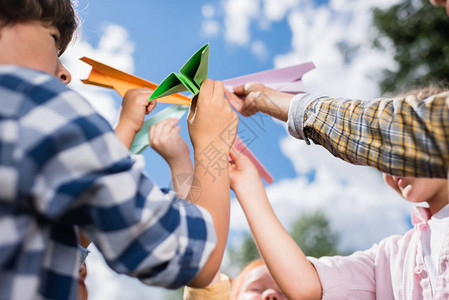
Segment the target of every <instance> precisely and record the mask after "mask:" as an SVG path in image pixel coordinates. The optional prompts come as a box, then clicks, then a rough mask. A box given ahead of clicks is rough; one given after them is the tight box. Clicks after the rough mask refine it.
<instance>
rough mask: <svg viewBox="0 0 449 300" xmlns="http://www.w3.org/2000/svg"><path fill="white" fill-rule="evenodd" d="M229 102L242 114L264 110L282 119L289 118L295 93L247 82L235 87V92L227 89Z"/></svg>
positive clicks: (263, 111) (250, 114) (249, 114)
mask: <svg viewBox="0 0 449 300" xmlns="http://www.w3.org/2000/svg"><path fill="white" fill-rule="evenodd" d="M225 95H226V98H227V99H228V100H229V103H230V104H231V105H232V107H234V109H235V110H236V111H238V112H239V113H240V114H241V115H242V116H244V117H249V116H252V115H254V114H255V113H257V112H262V113H265V114H267V115H270V116H272V117H274V118H277V119H279V120H282V121H285V122H286V121H287V119H288V109H289V107H290V101H291V99H292V98H293V96H294V95H293V94H290V93H283V92H279V91H276V90H274V89H271V88H269V87H266V86H265V85H263V84H260V83H247V84H245V85H241V86H235V87H234V93H231V92H230V91H228V90H225Z"/></svg>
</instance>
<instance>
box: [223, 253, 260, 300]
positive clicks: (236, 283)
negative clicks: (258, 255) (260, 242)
mask: <svg viewBox="0 0 449 300" xmlns="http://www.w3.org/2000/svg"><path fill="white" fill-rule="evenodd" d="M259 266H265V263H264V262H263V260H261V259H256V260H253V261H252V262H250V263H249V264H247V265H246V267H245V268H244V269H243V270H242V272H241V273H240V274H239V275H238V276H237V277H236V278H235V279H234V280H233V281H232V284H231V299H230V300H237V298H238V297H239V294H240V291H241V290H242V287H243V285H244V283H245V280H246V276H247V275H248V273H249V272H250V271H251V270H252V269H255V268H257V267H259Z"/></svg>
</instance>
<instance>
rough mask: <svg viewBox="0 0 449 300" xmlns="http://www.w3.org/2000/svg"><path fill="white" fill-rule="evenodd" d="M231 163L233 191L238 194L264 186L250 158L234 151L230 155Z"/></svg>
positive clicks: (230, 171) (230, 176)
mask: <svg viewBox="0 0 449 300" xmlns="http://www.w3.org/2000/svg"><path fill="white" fill-rule="evenodd" d="M229 155H230V157H231V161H230V162H229V179H230V183H231V189H232V190H233V191H234V192H236V193H238V192H243V190H245V191H247V192H248V191H249V189H251V188H252V187H256V186H258V185H259V184H262V185H263V183H262V181H261V179H260V177H259V172H258V171H257V168H256V166H254V164H253V163H252V162H251V161H250V160H249V158H248V157H247V156H246V155H244V154H243V153H241V152H237V151H236V150H235V149H232V150H231V151H230V153H229Z"/></svg>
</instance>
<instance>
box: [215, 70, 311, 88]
mask: <svg viewBox="0 0 449 300" xmlns="http://www.w3.org/2000/svg"><path fill="white" fill-rule="evenodd" d="M313 68H315V65H314V64H313V63H312V62H307V63H303V64H299V65H294V66H290V67H286V68H282V69H273V70H267V71H262V72H258V73H253V74H249V75H244V76H240V77H235V78H231V79H226V80H222V82H223V84H224V86H225V87H226V88H227V89H229V90H232V88H233V87H234V86H238V85H245V84H246V83H248V82H257V83H262V84H263V85H265V86H267V87H269V88H272V89H274V90H277V91H280V92H285V93H291V94H297V93H300V92H304V91H305V90H304V86H303V84H302V80H301V79H302V76H303V75H304V74H305V73H307V72H308V71H310V70H312V69H313Z"/></svg>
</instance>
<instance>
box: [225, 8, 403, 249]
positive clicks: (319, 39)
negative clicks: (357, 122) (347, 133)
mask: <svg viewBox="0 0 449 300" xmlns="http://www.w3.org/2000/svg"><path fill="white" fill-rule="evenodd" d="M264 2H265V6H264V10H263V13H262V14H261V15H259V16H258V19H257V20H256V19H252V18H251V16H249V15H247V17H248V18H247V22H253V21H254V22H262V21H263V20H267V19H268V20H270V21H273V22H274V21H278V20H281V19H283V18H286V19H287V21H288V24H289V26H290V29H291V32H292V41H291V50H290V51H289V52H288V53H285V54H283V55H278V56H277V57H275V58H274V64H275V67H285V66H288V65H293V64H297V63H302V62H306V61H313V62H314V63H315V64H316V66H317V69H316V70H313V71H311V72H310V73H308V74H306V75H305V76H304V83H305V87H306V88H307V90H308V91H310V92H314V93H318V94H327V95H330V96H336V97H357V98H361V99H369V98H373V97H378V96H379V90H378V87H377V84H376V82H375V81H374V80H372V78H370V76H374V74H376V73H375V72H376V71H378V70H380V69H382V68H384V67H387V66H388V67H390V68H394V67H395V64H394V62H393V60H392V56H393V55H392V51H391V49H389V48H388V47H387V49H386V51H383V52H380V51H377V50H375V49H373V48H372V46H371V41H370V37H371V36H372V34H373V31H372V20H371V9H372V8H373V7H374V6H381V7H382V8H386V7H388V6H390V5H393V4H395V3H396V2H398V1H377V0H376V1H374V0H369V1H353V0H331V1H330V3H329V6H323V5H322V6H318V7H315V6H314V5H313V3H311V2H310V1H308V2H306V1H302V2H300V1H294V0H291V1H290V0H286V1H274V0H273V1H271V0H265V1H264ZM246 26H247V27H246V28H250V25H246ZM249 36H251V33H249ZM342 49H344V50H346V52H344V53H342V51H341V50H342ZM281 149H282V151H283V152H284V154H285V155H286V156H287V157H288V158H289V159H290V160H291V163H292V164H293V166H294V168H295V170H296V172H297V173H298V176H297V177H296V178H292V179H288V180H282V181H281V182H275V183H274V184H273V185H272V186H269V187H268V188H267V193H268V195H269V198H270V201H271V203H272V205H273V208H274V209H275V211H276V213H277V215H278V216H279V218H280V220H281V222H282V223H283V224H284V226H286V227H288V226H290V224H291V222H292V221H293V220H294V219H295V218H297V216H298V215H299V214H300V213H301V212H307V211H311V210H315V209H318V208H320V209H323V210H324V211H325V213H326V215H327V216H328V218H329V219H330V222H331V226H332V228H333V229H335V230H337V231H338V232H340V234H341V240H340V248H341V250H351V249H366V248H368V247H370V246H371V245H372V244H373V243H374V242H376V241H379V240H380V239H382V238H384V237H386V236H388V235H390V234H393V233H403V232H405V231H406V230H407V229H408V226H409V221H408V219H409V217H408V216H409V215H410V211H411V205H410V204H409V203H408V202H407V201H405V200H403V199H402V198H400V197H399V196H398V195H397V194H396V193H395V192H394V191H393V190H392V189H391V188H389V187H388V186H387V185H386V184H385V183H384V182H383V180H382V177H381V174H380V173H379V172H377V171H375V170H373V169H370V168H366V167H357V166H352V165H350V164H348V163H345V162H343V161H341V160H339V159H337V158H335V157H333V156H332V155H331V154H329V153H328V152H327V150H325V149H324V148H322V147H320V146H316V145H311V146H307V145H306V144H305V143H304V142H303V141H298V140H295V139H293V138H291V137H286V138H284V139H283V140H282V142H281ZM311 171H313V172H315V180H314V181H313V182H311V183H309V182H308V180H307V178H306V177H305V176H304V175H303V174H306V173H308V172H311ZM232 209H233V215H232V216H231V218H232V219H231V226H232V230H233V231H240V230H248V226H247V223H246V221H245V220H244V216H243V212H242V211H241V209H240V208H239V207H238V203H237V202H236V201H234V202H233V203H232Z"/></svg>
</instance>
